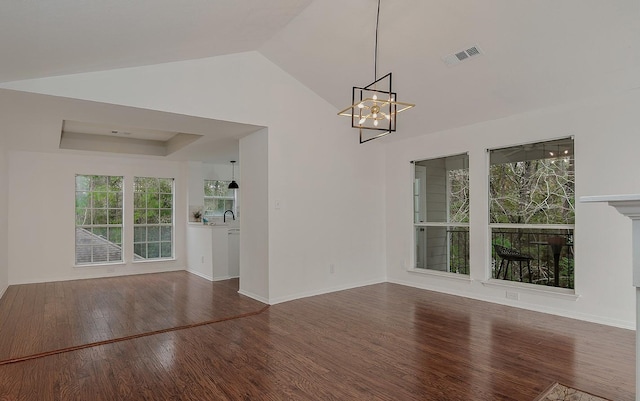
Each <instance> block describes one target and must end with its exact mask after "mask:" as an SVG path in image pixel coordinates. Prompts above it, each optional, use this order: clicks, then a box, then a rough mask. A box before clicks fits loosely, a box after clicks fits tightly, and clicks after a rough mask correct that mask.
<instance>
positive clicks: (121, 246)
mask: <svg viewBox="0 0 640 401" xmlns="http://www.w3.org/2000/svg"><path fill="white" fill-rule="evenodd" d="M80 177H85V178H87V177H88V178H89V179H90V180H91V181H93V180H94V179H96V178H98V177H102V178H105V179H106V181H107V185H106V187H105V189H106V190H105V191H95V190H92V189H91V188H89V189H82V188H79V187H78V179H79V178H80ZM112 179H119V180H120V191H111V180H112ZM89 185H90V186H92V184H89ZM74 187H75V192H74V193H75V198H74V204H75V209H74V210H75V212H74V215H75V216H74V220H75V221H74V227H75V234H74V267H79V268H86V267H95V266H103V265H116V264H124V263H126V258H125V253H126V252H125V246H124V245H125V242H124V238H125V235H124V230H125V224H124V205H125V199H126V198H125V190H124V188H125V177H124V176H121V175H103V174H75V175H74ZM80 193H89V194H91V195H90V197H89V201H90V204H89V206H88V207H85V208H84V209H85V211H86V210H90V214H91V218H90V224H78V219H77V217H78V214H77V213H78V199H79V198H78V195H79V194H80ZM94 193H104V194H105V203H104V207H99V208H97V207H95V203H94V199H95V198H94V196H93V194H94ZM110 194H116V196H118V195H119V201H117V202H116V205H112V204H111V197H110ZM118 204H119V207H113V206H117V205H118ZM95 210H104V211H105V217H106V223H102V224H94V222H93V220H94V216H95V214H94V211H95ZM112 210H114V211H119V215H120V223H119V224H118V223H111V222H110V218H111V211H112ZM85 227H89V228H90V230H87V228H85ZM79 228H80V229H83V230H85V231H88V232H89V234H90V235H94V236H95V235H97V234H95V232H94V229H104V230H106V231H105V232H106V237H103V236H102V235H98V236H99V237H101V238H102V239H104V241H107V242H109V244H103V245H100V247H106V256H107V260H99V261H93V257H94V250H95V248H98V245H93V244H89V245H88V247H89V248H90V254H91V261H90V262H79V261H78V254H79V252H80V250H79V248H78V245H79V244H78V229H79ZM112 229H119V231H120V235H119V236H120V242H119V243H117V242H112V241H111V239H110V238H111V230H112ZM110 246H113V247H116V248H119V253H120V259H113V260H110V255H111V252H110V250H109V247H110Z"/></svg>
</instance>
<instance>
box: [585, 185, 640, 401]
mask: <svg viewBox="0 0 640 401" xmlns="http://www.w3.org/2000/svg"><path fill="white" fill-rule="evenodd" d="M580 202H585V203H589V202H607V203H608V204H609V206H613V207H614V208H616V210H617V211H618V212H619V213H620V214H622V215H624V216H627V217H629V218H630V219H631V223H632V244H633V259H632V265H633V266H632V268H633V286H634V287H636V401H640V393H639V392H638V389H640V375H639V374H638V373H639V372H640V336H639V335H638V334H639V333H640V194H624V195H600V196H582V197H580Z"/></svg>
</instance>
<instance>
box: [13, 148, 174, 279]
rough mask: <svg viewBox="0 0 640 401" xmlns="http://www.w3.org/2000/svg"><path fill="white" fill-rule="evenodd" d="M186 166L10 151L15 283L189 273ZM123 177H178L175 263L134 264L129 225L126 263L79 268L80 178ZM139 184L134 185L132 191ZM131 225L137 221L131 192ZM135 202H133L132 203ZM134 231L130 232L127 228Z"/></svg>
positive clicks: (128, 215)
mask: <svg viewBox="0 0 640 401" xmlns="http://www.w3.org/2000/svg"><path fill="white" fill-rule="evenodd" d="M182 164H183V163H179V162H167V161H155V160H147V159H137V158H114V157H100V156H79V155H72V154H51V153H36V152H24V151H10V152H9V176H10V180H9V185H8V191H7V192H8V196H9V221H8V229H9V233H11V235H10V236H9V241H8V246H9V282H10V283H11V284H23V283H32V282H43V281H56V280H70V279H82V278H92V277H103V276H110V275H127V274H139V273H151V272H158V271H169V270H179V269H184V268H185V266H186V260H185V258H186V257H185V243H184V238H185V227H186V221H185V217H186V214H185V213H180V212H179V211H183V210H185V208H186V184H185V181H186V179H185V177H184V176H185V174H184V173H183V172H184V171H185V169H183V166H182ZM76 174H98V175H122V176H125V183H130V184H132V182H133V177H134V176H142V177H165V178H174V179H175V183H174V185H175V209H176V216H175V231H174V233H175V250H174V252H175V254H174V255H175V260H171V261H162V262H159V261H155V262H151V261H149V262H143V263H140V262H138V263H133V262H132V260H131V259H132V257H131V255H133V245H132V241H131V239H132V236H133V228H132V226H131V225H129V226H127V225H125V231H124V234H123V243H124V250H125V257H126V258H127V259H128V260H126V263H125V264H119V265H103V266H92V267H86V266H85V267H74V262H75V240H74V238H75V236H74V233H75V206H74V205H75V175H76ZM132 187H133V185H131V188H132ZM124 196H125V213H124V219H125V221H133V210H132V208H131V207H128V208H127V205H129V203H127V202H130V201H131V193H130V192H129V193H127V192H126V191H125V195H124ZM127 199H129V200H127ZM127 227H128V228H127Z"/></svg>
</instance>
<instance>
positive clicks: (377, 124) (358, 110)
mask: <svg viewBox="0 0 640 401" xmlns="http://www.w3.org/2000/svg"><path fill="white" fill-rule="evenodd" d="M379 22H380V0H378V11H377V14H376V36H375V44H374V61H373V82H372V83H370V84H369V85H367V86H365V87H357V86H354V87H353V91H352V93H351V106H349V107H347V108H345V109H344V110H341V111H340V112H338V115H340V116H346V117H351V126H352V127H353V128H358V129H359V130H360V143H365V142H369V141H371V140H374V139H376V138H380V137H383V136H385V135H388V134H390V133H392V132H395V131H396V117H397V115H398V113H400V112H402V111H405V110H408V109H410V108H412V107H414V106H415V105H414V104H413V103H404V102H399V101H398V96H397V93H396V92H394V91H393V89H392V87H391V73H388V74H387V75H385V76H383V77H381V78H378V25H379Z"/></svg>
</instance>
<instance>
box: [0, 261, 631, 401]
mask: <svg viewBox="0 0 640 401" xmlns="http://www.w3.org/2000/svg"><path fill="white" fill-rule="evenodd" d="M160 276H162V275H160ZM129 279H130V278H121V279H119V280H125V281H126V280H129ZM101 280H102V279H101ZM163 280H164V278H163ZM166 280H167V282H171V281H174V282H175V286H176V287H180V286H185V284H184V283H178V282H181V281H186V282H191V281H199V280H202V279H200V278H197V277H196V278H194V277H190V276H189V275H188V274H186V273H185V274H183V275H180V274H178V275H173V276H170V277H169V276H167V278H166ZM91 281H95V284H93V285H95V286H97V287H100V285H101V284H100V282H99V281H100V280H91ZM202 281H203V283H201V284H194V285H195V286H200V285H203V286H206V285H211V283H208V282H206V280H202ZM145 283H146V280H140V281H139V282H138V284H137V285H141V286H146V285H148V284H145ZM228 284H229V285H230V286H237V282H235V283H233V282H232V283H228ZM114 285H116V286H118V284H114ZM122 285H125V284H122ZM45 288H46V285H45ZM96 291H98V290H97V289H96ZM141 291H143V290H142V289H141ZM56 292H57V291H56V289H55V286H54V289H53V291H52V293H53V294H55V293H56ZM231 292H233V291H231ZM26 293H27V292H16V289H13V290H12V291H7V295H8V296H7V295H5V297H4V298H3V299H2V300H1V301H0V317H1V318H2V320H0V322H2V327H0V329H2V330H9V331H11V332H12V333H14V335H15V334H16V333H28V332H29V331H30V330H32V329H33V328H34V327H39V326H40V325H41V323H37V324H32V323H30V322H28V321H29V320H30V319H29V315H24V316H23V317H22V319H23V320H26V321H27V322H24V321H21V322H13V323H10V324H8V325H9V326H12V328H11V329H6V328H4V326H5V324H4V322H5V320H4V316H5V315H4V314H3V313H6V312H4V311H5V309H6V308H7V306H6V305H5V304H6V303H11V304H12V305H13V304H15V303H18V304H24V305H23V306H20V308H27V309H26V310H31V309H33V308H35V309H41V310H42V311H43V312H42V314H43V315H47V314H48V313H49V312H50V311H49V310H46V309H45V308H44V306H42V307H39V306H37V304H38V303H40V302H43V300H46V299H47V294H48V293H47V292H45V295H37V294H31V293H29V294H30V297H31V298H30V299H24V300H22V301H20V300H19V299H20V296H21V294H22V295H25V294H26ZM61 293H62V294H64V295H65V297H72V296H73V294H66V293H65V292H64V291H61ZM171 296H172V292H171V291H164V293H163V295H162V296H159V297H160V298H162V297H171ZM105 297H106V298H104V299H103V300H102V301H100V302H97V301H96V302H95V303H94V304H92V305H84V304H82V302H80V300H78V301H77V302H76V301H71V300H69V299H67V301H66V302H65V303H64V305H65V306H64V307H68V308H70V309H71V308H76V309H77V312H75V313H77V315H75V317H73V318H72V317H70V316H71V315H74V312H73V311H66V312H63V311H57V312H55V316H58V313H60V314H62V315H66V316H69V317H68V318H67V319H68V320H69V323H68V325H66V324H63V325H61V326H57V324H56V326H55V327H56V329H51V330H49V331H47V332H46V335H45V336H44V337H53V338H56V340H55V343H59V342H63V340H64V338H65V337H66V336H68V335H69V332H68V330H69V329H70V328H71V330H76V329H77V330H80V331H88V332H89V333H77V334H74V335H75V336H76V338H77V339H83V338H88V339H96V338H104V337H105V334H103V333H101V331H102V330H106V329H107V327H105V326H96V327H89V326H91V325H93V324H95V323H91V324H89V323H87V321H88V322H91V321H94V320H95V319H96V316H98V320H101V319H106V318H105V316H112V313H113V312H111V310H110V309H109V306H110V305H111V303H112V301H111V300H109V299H108V296H107V295H105ZM233 297H235V298H237V299H233ZM243 298H244V297H242V296H240V295H238V294H236V293H233V294H231V295H230V297H229V299H228V302H229V304H230V305H232V306H226V307H225V308H228V310H230V309H233V307H237V308H238V311H244V312H246V309H244V304H243V303H242V301H243ZM209 301H210V300H209ZM113 302H114V303H115V304H119V305H127V300H126V299H125V300H120V301H119V302H118V301H117V300H114V301H113ZM149 302H152V303H153V304H159V305H167V304H171V302H170V301H169V300H165V299H158V298H153V297H152V298H149ZM193 302H194V303H192V304H189V305H188V306H185V308H182V309H181V310H177V311H175V314H174V315H171V316H169V317H167V316H165V317H162V318H161V317H159V316H150V314H154V313H157V314H163V313H164V309H163V308H162V307H160V309H159V310H158V311H154V310H153V305H148V306H146V307H144V309H146V310H147V313H144V314H142V313H141V314H138V315H137V317H136V318H135V319H140V321H134V320H128V321H125V322H118V323H116V322H115V321H114V320H108V322H109V325H108V328H109V331H110V332H112V333H113V331H114V330H115V331H118V330H120V331H118V332H122V331H123V329H122V328H121V327H120V326H123V327H129V328H134V329H135V330H144V329H145V328H148V327H156V326H157V324H158V321H160V322H161V323H162V325H165V324H167V323H171V324H173V323H174V322H175V323H178V324H179V323H183V322H185V321H191V320H192V319H197V318H198V316H202V314H203V312H202V311H199V310H197V309H198V308H205V309H206V308H210V306H207V305H209V304H210V302H204V301H202V300H200V301H196V300H194V301H193ZM45 304H46V302H45ZM27 305H28V306H27ZM56 305H57V304H56ZM233 305H235V306H233ZM192 306H193V307H192ZM29 308H31V309H29ZM136 308H143V307H142V306H141V305H138V306H137V307H136ZM136 308H133V307H132V309H136ZM53 310H57V309H55V308H54V309H53ZM181 314H183V316H178V315H181ZM204 315H205V316H209V315H208V314H206V313H205V314H204ZM39 319H40V318H39ZM110 319H114V318H110ZM131 319H134V318H131ZM167 319H168V320H167ZM42 320H43V321H45V322H46V323H44V326H43V327H54V323H52V322H54V321H57V319H50V318H48V317H46V318H42ZM76 322H77V323H76ZM152 322H155V323H154V324H156V326H154V324H152ZM112 326H115V329H114V328H112ZM87 327H89V329H87ZM58 331H60V332H58ZM5 333H7V331H5ZM110 335H112V334H110ZM20 337H30V336H29V335H20ZM634 338H635V333H634V332H633V331H630V330H623V329H616V328H611V327H608V326H602V325H597V324H591V323H586V322H581V321H577V320H572V319H566V318H560V317H555V316H550V315H545V314H540V313H535V312H530V311H524V310H519V309H515V308H509V307H504V306H500V305H494V304H488V303H484V302H479V301H473V300H469V299H465V298H460V297H455V296H449V295H444V294H438V293H433V292H429V291H424V290H418V289H414V288H408V287H404V286H399V285H395V284H388V283H387V284H378V285H372V286H367V287H361V288H356V289H352V290H346V291H341V292H336V293H332V294H326V295H321V296H316V297H310V298H305V299H301V300H296V301H291V302H287V303H283V304H278V305H273V306H271V307H269V308H268V309H266V310H263V311H262V312H259V313H257V314H253V315H251V316H247V317H242V318H237V319H231V320H225V321H221V322H218V323H213V324H209V325H203V326H199V327H193V328H188V329H184V330H177V331H171V332H166V333H161V334H156V335H151V336H146V337H141V338H135V339H131V340H127V341H121V342H115V343H111V344H105V345H100V346H95V347H90V348H85V349H80V350H76V351H71V352H63V353H59V354H55V355H51V356H47V357H42V358H36V359H31V360H27V361H24V362H17V363H12V364H6V365H0V400H491V401H493V400H518V401H519V400H523V401H524V400H533V399H535V397H536V396H537V395H538V394H539V393H541V392H542V391H543V390H544V389H545V388H547V387H548V386H549V385H550V384H551V383H553V382H555V381H559V382H561V383H564V384H566V385H570V386H574V387H577V388H580V389H582V390H584V391H588V392H590V393H594V394H597V395H599V396H602V397H605V398H609V399H612V400H615V401H627V400H628V401H630V400H634V383H635V380H634V377H635V340H634ZM0 342H3V343H6V342H7V341H6V340H4V336H2V337H0ZM20 342H21V341H20V340H19V339H13V340H12V341H11V347H10V348H11V349H12V350H14V351H13V352H17V351H16V350H21V351H20V352H25V351H27V350H30V349H33V348H38V347H36V346H34V344H40V345H39V347H40V348H42V344H47V343H54V341H53V340H49V339H48V338H45V339H42V340H38V341H33V340H30V339H28V338H27V339H26V342H27V343H29V344H28V345H22V344H20ZM29 352H30V351H29Z"/></svg>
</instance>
